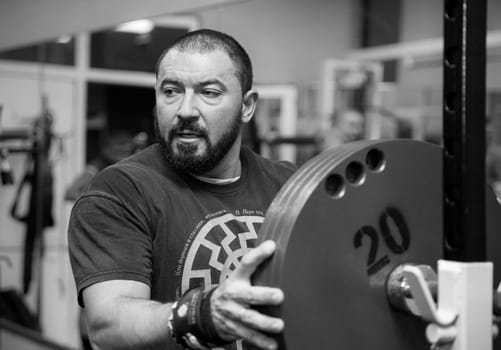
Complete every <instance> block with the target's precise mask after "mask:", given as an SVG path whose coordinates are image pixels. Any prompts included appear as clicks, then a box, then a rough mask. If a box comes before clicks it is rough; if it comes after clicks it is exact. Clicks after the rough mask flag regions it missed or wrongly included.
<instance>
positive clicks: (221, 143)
mask: <svg viewBox="0 0 501 350" xmlns="http://www.w3.org/2000/svg"><path fill="white" fill-rule="evenodd" d="M154 123H155V134H156V137H157V139H158V142H159V143H160V146H161V147H162V151H163V152H162V153H163V155H164V157H165V159H166V160H167V163H168V164H169V165H170V166H171V167H172V168H174V169H176V170H180V171H183V172H187V173H191V174H194V175H202V174H204V173H207V172H209V171H210V170H212V169H214V168H215V167H216V165H218V164H219V162H220V161H221V160H222V159H223V158H224V156H225V155H226V153H228V151H229V150H230V149H231V147H232V146H233V144H234V143H235V141H236V139H237V137H238V135H239V134H240V128H241V125H242V120H241V118H240V115H236V116H235V117H234V118H233V121H232V123H231V124H230V126H229V128H228V130H227V131H226V132H225V133H224V134H223V135H222V136H221V138H220V139H219V140H218V141H217V142H216V143H215V144H212V143H211V141H210V139H209V135H208V134H207V131H206V130H205V129H202V128H200V127H199V126H198V125H197V123H196V121H193V120H182V121H181V123H179V124H178V125H177V126H176V127H174V128H172V129H171V130H170V131H169V135H168V137H167V138H165V137H163V136H162V135H161V134H160V130H159V127H158V120H157V118H155V121H154ZM181 130H182V131H185V132H186V131H190V132H192V133H194V134H196V135H197V136H198V137H199V138H200V139H201V140H199V141H198V142H196V143H194V144H191V143H188V144H187V143H182V142H177V146H174V142H175V139H176V136H177V133H178V132H179V131H181ZM200 141H201V142H204V141H205V145H206V149H205V152H203V153H202V154H199V155H197V154H196V152H197V150H198V147H200V143H201V142H200ZM174 147H177V152H175V151H174Z"/></svg>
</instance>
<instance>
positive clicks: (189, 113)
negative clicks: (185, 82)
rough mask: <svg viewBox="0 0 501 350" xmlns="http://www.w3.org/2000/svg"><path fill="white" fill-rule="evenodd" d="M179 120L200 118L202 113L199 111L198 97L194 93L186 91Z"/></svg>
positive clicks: (179, 111)
mask: <svg viewBox="0 0 501 350" xmlns="http://www.w3.org/2000/svg"><path fill="white" fill-rule="evenodd" d="M177 115H178V117H179V118H183V119H186V118H198V117H199V116H200V112H199V110H198V103H197V97H196V95H195V94H194V93H193V92H192V91H189V90H188V91H186V92H185V94H184V96H183V101H182V103H181V106H179V110H178V112H177Z"/></svg>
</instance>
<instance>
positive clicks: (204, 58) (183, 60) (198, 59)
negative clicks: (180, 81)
mask: <svg viewBox="0 0 501 350" xmlns="http://www.w3.org/2000/svg"><path fill="white" fill-rule="evenodd" d="M179 70H181V71H183V70H187V71H192V72H196V71H205V72H207V73H210V72H212V73H217V72H221V73H229V72H232V73H234V72H235V71H236V66H235V63H234V62H233V60H232V59H231V58H230V56H229V55H228V53H227V52H226V51H224V50H222V49H214V50H210V51H205V50H204V51H197V50H178V49H172V50H170V51H169V52H167V53H166V55H165V56H164V57H163V58H162V61H161V62H160V65H159V76H162V75H165V74H166V73H173V72H176V71H179Z"/></svg>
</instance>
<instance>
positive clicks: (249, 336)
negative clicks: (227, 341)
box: [223, 318, 278, 350]
mask: <svg viewBox="0 0 501 350" xmlns="http://www.w3.org/2000/svg"><path fill="white" fill-rule="evenodd" d="M224 328H225V329H224V331H223V332H224V333H227V334H231V335H233V337H235V336H236V338H237V339H242V340H244V341H246V342H248V343H250V344H253V345H254V346H256V347H258V348H259V349H269V350H273V349H277V347H278V344H277V342H276V341H275V340H274V339H273V338H271V337H269V336H267V335H265V334H263V333H261V332H259V331H257V330H254V329H252V328H249V327H248V326H246V325H245V324H243V323H241V322H239V321H237V320H232V319H230V318H227V319H226V320H225V327H224Z"/></svg>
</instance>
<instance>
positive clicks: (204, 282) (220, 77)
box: [68, 29, 294, 349]
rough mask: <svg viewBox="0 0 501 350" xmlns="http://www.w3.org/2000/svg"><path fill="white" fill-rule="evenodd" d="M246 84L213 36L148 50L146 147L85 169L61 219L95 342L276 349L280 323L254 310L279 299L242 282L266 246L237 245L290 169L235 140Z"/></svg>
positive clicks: (228, 47)
mask: <svg viewBox="0 0 501 350" xmlns="http://www.w3.org/2000/svg"><path fill="white" fill-rule="evenodd" d="M251 87H252V66H251V62H250V59H249V57H248V55H247V53H246V52H245V50H244V49H243V48H242V47H241V46H240V44H238V43H237V42H236V41H235V40H234V39H233V38H231V37H230V36H228V35H226V34H223V33H220V32H216V31H212V30H207V29H205V30H199V31H195V32H190V33H188V34H187V35H185V36H184V37H182V38H180V39H178V40H177V41H176V42H175V43H174V44H173V45H172V46H170V47H169V48H168V49H166V50H165V51H164V53H163V54H162V56H161V57H160V59H159V61H158V64H157V82H156V86H155V94H156V107H155V112H156V113H155V114H156V117H155V127H156V132H157V136H158V141H159V143H158V144H155V145H153V146H151V147H149V148H147V149H145V150H144V151H142V152H139V153H137V154H135V155H133V156H132V157H129V158H127V159H126V160H124V161H121V162H119V163H117V164H115V165H113V166H111V167H108V168H106V169H105V170H103V171H101V172H100V173H99V174H98V175H97V176H96V177H94V179H93V180H92V182H91V184H90V186H89V188H88V190H87V192H86V193H85V194H84V195H83V196H81V197H80V198H79V200H78V201H77V202H76V203H75V206H74V208H73V211H72V216H71V220H70V225H69V236H68V237H69V247H70V257H71V263H72V267H73V272H74V275H75V280H76V284H77V289H78V296H79V302H80V304H81V305H82V306H84V307H85V308H86V310H87V313H88V318H89V326H88V327H89V333H90V338H91V341H92V342H93V344H94V346H95V347H96V348H98V349H129V348H131V349H132V348H133V349H142V348H148V349H150V348H161V349H180V348H182V347H190V348H210V347H225V348H228V349H245V348H246V347H247V343H250V344H252V345H254V346H257V347H258V348H262V349H274V348H276V346H277V344H276V342H275V340H274V339H273V337H272V336H271V335H272V334H276V333H279V332H281V331H282V330H283V327H284V324H283V321H282V320H281V319H278V318H274V317H270V316H267V315H263V314H261V313H259V312H258V311H256V310H255V308H253V306H258V305H278V304H280V303H281V302H282V300H283V298H284V296H283V293H282V291H281V290H279V289H276V288H268V287H258V286H252V285H251V283H250V278H251V276H252V274H253V272H254V270H255V269H256V268H257V266H259V265H260V264H261V263H262V262H263V261H265V260H266V259H267V258H269V257H270V256H271V255H272V254H273V252H274V249H275V245H274V243H273V242H270V241H267V242H264V243H262V244H261V245H259V246H258V247H255V248H254V249H250V247H251V246H252V245H253V242H254V241H255V239H256V237H257V232H258V230H259V227H260V225H261V223H262V222H263V220H264V213H265V211H266V209H267V208H268V206H269V204H270V203H271V201H272V200H273V198H274V196H275V195H276V193H277V191H278V190H279V188H280V187H281V186H282V184H283V183H284V182H285V181H286V179H287V178H288V177H289V176H290V175H291V173H292V172H293V171H294V169H293V167H292V165H291V164H287V163H283V162H272V161H270V160H266V159H264V158H262V157H259V156H257V155H256V154H254V153H252V152H251V151H250V150H249V149H247V148H245V147H241V134H240V129H241V126H242V124H243V123H247V122H249V121H250V120H251V118H252V115H253V113H254V109H255V107H256V101H257V93H256V92H255V91H253V90H252V89H251ZM235 341H236V343H235ZM176 343H178V344H180V345H176Z"/></svg>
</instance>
